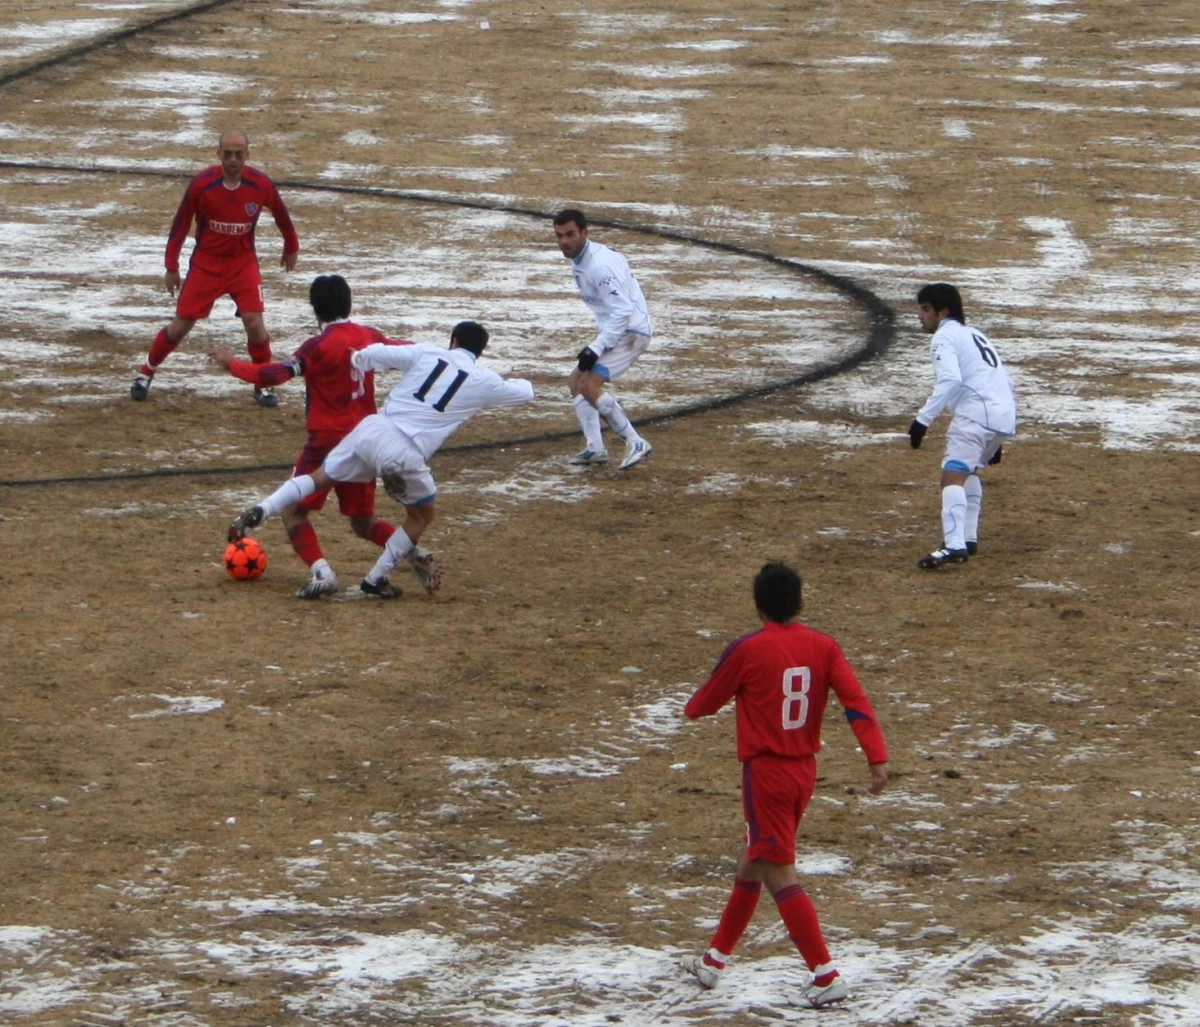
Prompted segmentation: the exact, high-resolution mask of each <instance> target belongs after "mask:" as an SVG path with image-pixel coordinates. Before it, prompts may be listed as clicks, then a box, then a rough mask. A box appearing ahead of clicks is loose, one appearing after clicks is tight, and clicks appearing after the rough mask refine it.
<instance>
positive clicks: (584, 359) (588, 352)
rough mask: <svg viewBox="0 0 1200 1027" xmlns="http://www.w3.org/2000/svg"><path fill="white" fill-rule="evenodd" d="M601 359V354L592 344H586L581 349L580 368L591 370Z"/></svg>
mask: <svg viewBox="0 0 1200 1027" xmlns="http://www.w3.org/2000/svg"><path fill="white" fill-rule="evenodd" d="M599 359H600V355H599V354H598V353H597V352H596V351H595V350H594V349H592V347H591V346H584V347H583V349H581V350H580V351H579V370H581V371H590V370H591V369H592V368H593V367H595V366H596V361H597V360H599Z"/></svg>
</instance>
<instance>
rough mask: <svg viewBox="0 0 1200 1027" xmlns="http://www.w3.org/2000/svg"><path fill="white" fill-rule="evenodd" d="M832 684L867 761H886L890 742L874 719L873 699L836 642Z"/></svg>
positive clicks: (830, 675)
mask: <svg viewBox="0 0 1200 1027" xmlns="http://www.w3.org/2000/svg"><path fill="white" fill-rule="evenodd" d="M829 671H830V673H829V686H830V688H831V689H832V690H833V694H834V695H836V696H837V700H838V702H839V703H841V705H842V709H843V710H845V712H846V720H847V722H848V723H849V724H850V729H851V730H852V731H853V732H854V737H855V738H857V739H858V744H859V745H860V746H861V747H862V751H863V753H864V754H865V755H866V757H867V762H868V763H886V762H887V758H888V753H887V745H886V743H885V742H884V740H883V732H882V731H881V730H880V728H879V722H878V721H877V720H876V719H875V711H874V710H873V709H872V708H871V700H870V699H868V698H867V693H866V692H864V691H863V687H862V685H861V684H859V681H858V678H857V677H856V676H855V674H854V670H853V668H852V667H851V666H850V663H849V661H848V660H847V659H846V656H845V654H844V653H843V652H842V649H841V647H840V646H839V645H837V643H833V650H832V652H831V654H830V668H829Z"/></svg>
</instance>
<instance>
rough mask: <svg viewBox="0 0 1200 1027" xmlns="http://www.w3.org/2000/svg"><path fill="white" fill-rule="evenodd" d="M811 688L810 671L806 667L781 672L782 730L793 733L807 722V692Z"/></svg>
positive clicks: (791, 668) (790, 668)
mask: <svg viewBox="0 0 1200 1027" xmlns="http://www.w3.org/2000/svg"><path fill="white" fill-rule="evenodd" d="M811 687H812V670H810V669H809V668H808V667H789V668H788V669H787V670H785V671H784V672H783V729H784V731H795V730H796V729H797V728H801V727H804V722H805V721H806V720H808V690H809V689H810V688H811Z"/></svg>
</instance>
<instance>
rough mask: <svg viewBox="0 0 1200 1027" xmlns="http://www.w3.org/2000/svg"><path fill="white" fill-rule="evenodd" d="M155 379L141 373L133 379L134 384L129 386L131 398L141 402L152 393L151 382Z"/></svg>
mask: <svg viewBox="0 0 1200 1027" xmlns="http://www.w3.org/2000/svg"><path fill="white" fill-rule="evenodd" d="M152 381H154V379H153V378H151V377H150V375H148V374H139V375H138V376H137V377H136V378H134V379H133V384H132V385H131V386H129V398H130V399H136V400H137V401H138V402H139V403H140V402H141V401H142V400H143V399H145V398H146V397H147V396H148V395H150V383H151V382H152Z"/></svg>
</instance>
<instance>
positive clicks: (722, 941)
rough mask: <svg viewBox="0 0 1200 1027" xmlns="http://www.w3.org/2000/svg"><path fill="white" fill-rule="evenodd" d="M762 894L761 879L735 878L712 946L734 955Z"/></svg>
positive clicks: (728, 954) (725, 953) (721, 951)
mask: <svg viewBox="0 0 1200 1027" xmlns="http://www.w3.org/2000/svg"><path fill="white" fill-rule="evenodd" d="M761 894H762V882H761V881H747V880H745V879H744V878H741V877H735V878H734V879H733V891H732V892H730V894H729V901H728V902H726V903H725V912H723V913H722V914H721V919H720V921H719V922H718V923H717V931H716V933H715V934H714V935H713V939H712V944H711V945H710V946H709V947H710V948H714V949H716V950H717V951H718V952H720V953H721V954H722V955H725V956H731V955H733V950H734V948H736V947H737V943H738V942H739V941H740V940H741V937H742V935H743V934H745V933H746V928H747V927H749V926H750V921H751V919H752V918H753V917H754V910H755V907H757V906H758V897H759V895H761ZM705 958H706V959H707V958H708V957H707V956H705Z"/></svg>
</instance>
